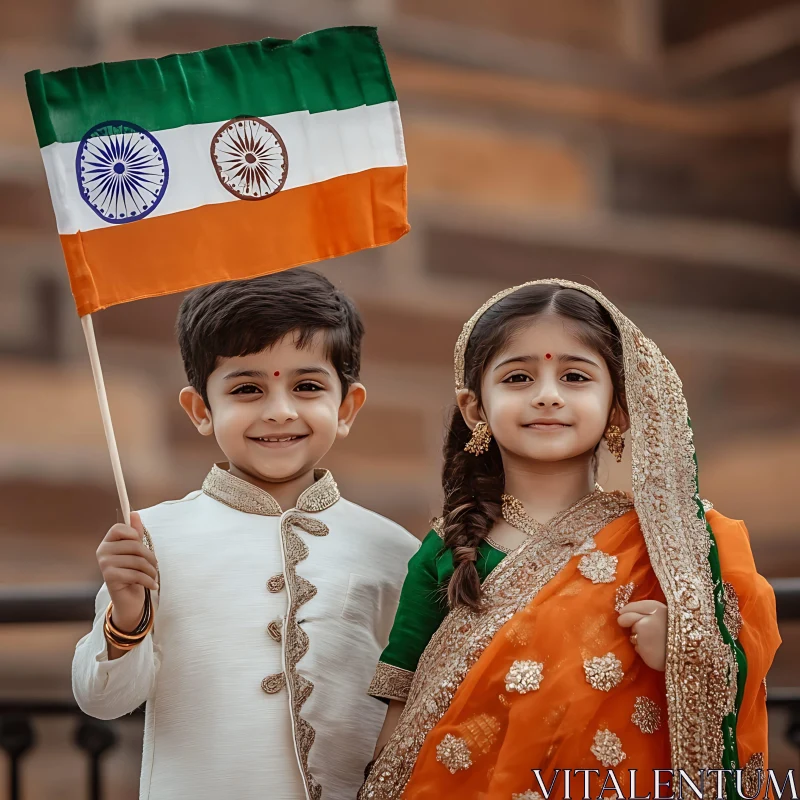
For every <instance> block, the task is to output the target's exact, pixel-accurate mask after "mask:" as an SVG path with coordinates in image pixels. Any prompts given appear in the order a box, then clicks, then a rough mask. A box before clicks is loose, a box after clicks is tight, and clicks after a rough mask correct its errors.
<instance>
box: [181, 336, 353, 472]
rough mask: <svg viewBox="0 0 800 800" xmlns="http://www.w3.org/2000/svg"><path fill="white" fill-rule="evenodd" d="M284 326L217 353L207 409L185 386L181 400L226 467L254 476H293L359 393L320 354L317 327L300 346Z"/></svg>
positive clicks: (344, 423) (312, 458)
mask: <svg viewBox="0 0 800 800" xmlns="http://www.w3.org/2000/svg"><path fill="white" fill-rule="evenodd" d="M296 339H297V337H296V334H294V333H289V334H287V335H286V336H284V337H283V338H282V339H281V340H280V341H278V342H276V343H275V344H274V345H273V346H272V347H270V348H268V349H266V350H264V351H262V352H260V353H253V354H251V355H247V356H236V357H232V358H221V359H219V362H218V364H217V366H216V368H215V369H214V371H213V372H212V373H211V375H210V376H209V378H208V383H207V384H206V394H207V395H208V401H209V404H210V409H208V408H206V405H205V403H204V402H203V399H202V397H201V396H200V394H199V393H198V392H197V391H196V390H195V389H192V388H190V387H187V388H186V389H184V390H183V391H182V392H181V405H182V406H183V408H184V410H185V411H186V412H187V414H188V415H189V417H190V418H191V419H192V422H194V424H195V425H196V427H197V429H198V430H199V431H200V433H202V434H204V435H206V436H209V435H211V434H212V433H213V434H214V436H215V437H216V439H217V443H218V444H219V446H220V449H221V450H222V452H223V453H225V456H226V458H227V459H228V461H230V463H231V471H232V472H234V473H235V472H236V471H238V472H241V473H242V477H245V478H248V479H250V480H251V481H253V482H255V483H266V484H276V483H285V482H287V481H291V480H294V479H296V478H299V477H301V476H303V475H305V474H306V473H308V472H309V471H310V470H312V469H313V468H314V467H315V466H316V465H317V464H318V463H319V461H320V460H321V459H322V458H324V456H325V455H326V454H327V452H328V451H329V450H330V449H331V447H332V445H333V443H334V441H335V440H336V439H337V438H344V437H345V436H347V434H348V433H349V431H350V427H351V425H352V423H353V420H354V419H355V417H356V414H357V413H358V411H359V409H360V408H361V406H362V405H363V403H364V400H365V398H366V392H365V390H364V387H363V386H362V385H361V384H358V383H356V384H353V385H352V386H350V389H349V391H348V393H347V395H346V396H345V397H344V398H342V384H341V381H340V380H339V376H338V375H337V373H336V369H335V368H334V366H333V365H332V364H331V362H330V359H329V358H328V356H327V354H326V348H325V341H324V338H323V335H322V334H317V335H315V336H314V337H312V338H311V340H310V341H309V342H308V344H307V346H306V347H304V348H302V349H300V348H298V347H297V345H296Z"/></svg>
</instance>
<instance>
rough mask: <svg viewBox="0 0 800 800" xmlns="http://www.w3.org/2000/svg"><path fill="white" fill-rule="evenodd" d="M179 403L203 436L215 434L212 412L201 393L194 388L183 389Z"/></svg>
mask: <svg viewBox="0 0 800 800" xmlns="http://www.w3.org/2000/svg"><path fill="white" fill-rule="evenodd" d="M178 402H179V403H180V404H181V407H182V408H183V410H184V411H185V412H186V415H187V416H188V417H189V419H190V420H191V421H192V422H193V423H194V426H195V428H197V430H198V431H200V433H202V434H203V436H211V434H213V433H214V423H213V422H212V420H211V412H210V411H209V410H208V409H207V408H206V404H205V401H204V400H203V398H202V397H201V396H200V392H198V391H197V389H195V388H194V387H192V386H186V387H184V388H183V389H181V393H180V397H179V398H178Z"/></svg>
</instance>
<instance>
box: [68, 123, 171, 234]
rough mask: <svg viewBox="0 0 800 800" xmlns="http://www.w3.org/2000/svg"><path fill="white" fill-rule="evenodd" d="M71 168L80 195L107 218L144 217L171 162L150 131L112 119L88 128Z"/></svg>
mask: <svg viewBox="0 0 800 800" xmlns="http://www.w3.org/2000/svg"><path fill="white" fill-rule="evenodd" d="M75 172H76V174H77V178H78V186H79V187H80V192H81V197H82V198H83V199H84V201H85V202H86V204H87V205H88V206H89V208H91V209H92V211H94V213H95V214H97V216H98V217H100V218H101V219H103V220H105V221H106V222H113V223H117V224H118V223H121V222H134V221H135V220H137V219H142V217H146V216H147V215H148V214H149V213H150V212H151V211H152V210H153V209H154V208H155V207H156V206H157V205H158V204H159V203H160V202H161V198H163V197H164V192H165V191H166V190H167V182H168V181H169V166H168V164H167V156H166V154H165V153H164V148H163V147H161V145H160V144H159V143H158V141H157V140H156V138H155V136H153V134H152V133H149V132H148V131H146V130H145V129H144V128H140V127H139V126H138V125H135V124H134V123H132V122H124V121H122V120H110V121H108V122H101V123H99V124H98V125H95V126H94V127H93V128H90V129H89V130H88V131H87V132H86V134H85V135H84V137H83V139H81V143H80V145H79V146H78V153H77V155H76V156H75Z"/></svg>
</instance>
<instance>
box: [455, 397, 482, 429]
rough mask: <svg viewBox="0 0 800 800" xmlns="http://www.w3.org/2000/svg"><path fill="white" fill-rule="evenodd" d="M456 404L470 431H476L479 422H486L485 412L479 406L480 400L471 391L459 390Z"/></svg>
mask: <svg viewBox="0 0 800 800" xmlns="http://www.w3.org/2000/svg"><path fill="white" fill-rule="evenodd" d="M456 404H457V405H458V409H459V411H461V416H462V417H463V418H464V422H466V423H467V427H468V428H469V429H470V430H474V429H475V426H476V425H477V424H478V423H479V422H486V420H485V419H484V414H483V411H482V410H481V407H480V406H479V405H478V398H477V397H476V396H475V392H473V391H472V390H471V389H459V390H458V392H457V393H456Z"/></svg>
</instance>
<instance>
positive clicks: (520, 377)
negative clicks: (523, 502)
mask: <svg viewBox="0 0 800 800" xmlns="http://www.w3.org/2000/svg"><path fill="white" fill-rule="evenodd" d="M532 380H533V378H531V376H530V375H525V374H524V373H522V372H518V373H517V374H516V375H509V376H508V377H507V378H506V379H505V380H504V381H503V383H528V382H529V381H532Z"/></svg>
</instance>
